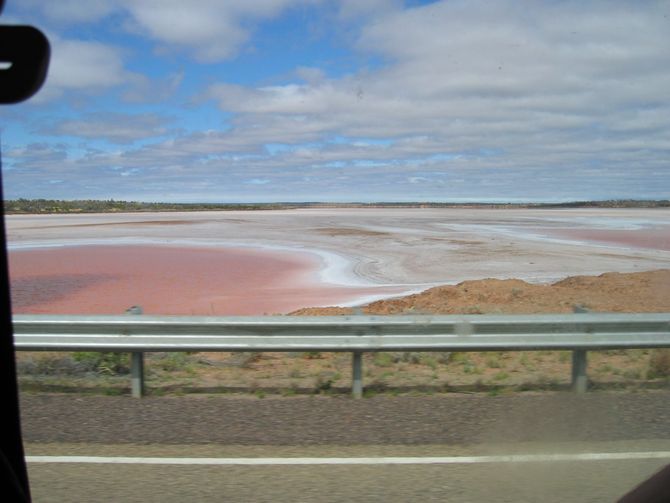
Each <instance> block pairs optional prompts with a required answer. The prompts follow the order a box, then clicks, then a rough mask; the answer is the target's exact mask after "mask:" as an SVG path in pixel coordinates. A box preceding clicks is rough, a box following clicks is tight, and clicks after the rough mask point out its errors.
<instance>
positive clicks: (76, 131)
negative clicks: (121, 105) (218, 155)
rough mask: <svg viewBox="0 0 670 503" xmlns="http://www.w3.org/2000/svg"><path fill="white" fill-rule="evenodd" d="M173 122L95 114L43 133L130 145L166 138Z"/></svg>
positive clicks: (141, 116) (153, 116)
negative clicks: (141, 141) (154, 138)
mask: <svg viewBox="0 0 670 503" xmlns="http://www.w3.org/2000/svg"><path fill="white" fill-rule="evenodd" d="M169 122H171V119H169V118H166V117H163V116H159V115H156V114H135V115H134V114H121V113H109V112H107V113H104V114H103V113H94V114H88V115H85V116H83V117H81V118H79V119H73V120H64V121H61V122H58V123H56V124H52V125H50V126H47V127H42V128H41V129H40V132H41V133H42V134H48V135H66V136H75V137H78V138H90V139H102V140H107V141H109V142H111V143H117V144H124V143H126V144H127V143H133V142H135V141H138V140H145V139H147V138H153V137H157V136H163V135H165V134H166V133H167V132H168V128H167V127H166V125H167V124H168V123H169Z"/></svg>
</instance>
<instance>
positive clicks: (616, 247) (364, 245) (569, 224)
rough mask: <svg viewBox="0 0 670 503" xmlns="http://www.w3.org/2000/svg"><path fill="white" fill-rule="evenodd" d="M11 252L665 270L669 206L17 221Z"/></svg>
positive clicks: (428, 277) (332, 278) (403, 273)
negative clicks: (148, 252)
mask: <svg viewBox="0 0 670 503" xmlns="http://www.w3.org/2000/svg"><path fill="white" fill-rule="evenodd" d="M6 222H7V228H8V230H7V232H8V240H9V245H10V250H19V249H22V248H32V247H45V246H59V245H66V244H67V245H83V244H98V245H104V244H114V245H119V244H143V245H146V244H155V245H162V246H170V245H172V246H182V247H183V246H188V247H191V246H194V247H200V246H206V247H221V246H237V247H239V246H242V247H254V248H256V247H258V248H265V249H268V250H272V249H276V250H281V251H284V252H286V251H288V252H294V253H298V252H307V253H310V254H314V255H316V256H318V257H319V258H320V260H321V263H322V268H321V280H322V281H323V282H327V283H333V284H344V285H361V286H362V285H370V284H375V285H406V286H407V287H408V288H414V289H416V288H422V287H428V286H430V285H434V284H442V283H454V282H458V281H462V280H466V279H481V278H487V277H496V278H521V279H525V280H529V281H533V282H546V281H552V280H556V279H559V278H563V277H566V276H570V275H576V274H598V273H602V272H609V271H617V272H633V271H642V270H650V269H657V268H667V267H670V210H667V209H550V210H537V209H508V210H494V209H455V208H448V209H433V208H427V209H419V208H417V209H404V208H403V209H358V208H351V209H342V208H337V209H299V210H276V211H220V212H219V211H217V212H197V213H195V212H194V213H191V212H188V213H187V212H178V213H119V214H82V215H76V214H74V215H10V216H8V217H7V218H6Z"/></svg>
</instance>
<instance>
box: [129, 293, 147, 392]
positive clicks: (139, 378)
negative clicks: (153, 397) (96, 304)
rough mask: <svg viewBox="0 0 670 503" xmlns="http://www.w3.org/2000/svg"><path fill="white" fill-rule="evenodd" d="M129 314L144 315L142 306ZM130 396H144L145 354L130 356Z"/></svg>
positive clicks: (130, 309)
mask: <svg viewBox="0 0 670 503" xmlns="http://www.w3.org/2000/svg"><path fill="white" fill-rule="evenodd" d="M126 313H128V314H142V308H141V307H140V306H132V307H129V308H128V309H126ZM130 358H131V359H130V394H131V395H132V396H133V398H142V396H143V395H144V353H143V352H142V351H133V352H132V353H131V354H130Z"/></svg>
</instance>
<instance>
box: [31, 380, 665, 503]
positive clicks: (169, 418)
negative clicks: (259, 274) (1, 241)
mask: <svg viewBox="0 0 670 503" xmlns="http://www.w3.org/2000/svg"><path fill="white" fill-rule="evenodd" d="M22 416H23V428H24V438H25V441H26V452H27V454H28V455H29V456H38V455H44V456H102V457H104V458H103V459H98V461H102V462H99V463H94V464H91V463H81V462H77V463H71V462H68V463H54V462H30V463H29V472H30V478H31V486H32V491H33V496H34V499H35V501H37V502H40V501H59V502H62V501H161V502H164V501H184V500H191V501H273V502H274V501H287V502H288V501H291V502H296V501H324V502H331V501H332V502H335V501H385V502H396V501H398V502H399V501H459V502H466V501H515V502H516V501H533V502H534V501H543V503H548V502H553V501H556V502H559V501H614V500H616V498H617V497H619V496H621V495H622V494H623V493H624V492H626V491H627V490H628V489H630V488H632V487H633V486H634V485H635V484H636V483H638V482H639V481H641V480H643V479H644V478H646V477H648V476H649V475H651V474H652V473H654V472H655V471H656V470H658V469H659V468H661V467H662V466H664V465H665V464H667V463H670V457H668V458H667V459H666V458H665V457H660V458H655V459H650V458H648V457H647V458H644V457H643V459H629V458H630V456H628V455H627V454H624V455H623V459H616V460H611V459H600V460H588V461H585V460H580V459H570V460H566V461H532V462H529V461H525V462H519V461H514V460H511V461H509V460H508V461H505V462H502V461H496V462H481V463H471V464H466V463H460V462H449V463H447V462H445V463H436V464H416V463H409V464H401V465H397V464H355V465H351V464H338V465H322V464H316V463H312V462H311V461H310V460H309V459H308V460H305V462H304V463H303V464H299V465H289V466H285V465H279V466H275V465H270V464H267V463H265V462H262V464H258V465H250V466H240V465H235V464H228V465H216V464H213V463H210V464H203V465H193V464H183V465H172V464H155V460H156V459H162V458H165V457H178V458H192V459H195V460H202V458H211V459H214V460H221V459H223V458H225V459H230V458H233V459H237V458H245V459H246V458H259V457H263V458H272V459H275V460H284V459H286V458H295V457H305V458H312V459H313V458H319V459H323V458H332V457H336V458H338V459H341V458H361V457H366V458H371V459H372V460H376V461H374V462H379V461H380V458H387V457H389V456H393V457H408V456H411V457H419V458H423V459H425V458H426V457H427V456H430V457H449V459H451V460H452V461H453V459H454V458H457V459H464V458H463V456H482V455H501V454H504V455H508V454H520V453H521V454H528V453H531V454H551V453H564V454H575V453H576V454H583V453H600V454H603V453H612V452H617V453H631V452H637V453H639V452H644V453H655V452H660V451H662V452H669V451H670V421H668V419H669V418H670V391H644V392H635V393H633V392H596V393H589V394H586V395H583V396H577V395H574V394H571V393H542V394H540V393H527V394H515V395H507V396H497V397H490V396H485V395H478V394H474V395H456V394H449V395H434V396H416V397H410V396H401V397H391V396H376V397H373V398H369V399H363V400H358V401H355V400H352V399H349V398H344V397H337V398H334V397H312V398H306V397H294V398H277V399H275V398H265V399H258V398H252V397H231V396H182V397H149V398H145V399H141V400H136V399H132V398H130V397H105V396H87V397H82V396H76V395H50V394H45V395H29V394H24V395H23V396H22ZM117 456H129V457H132V458H137V457H150V458H151V459H150V460H147V462H146V463H144V462H143V463H142V464H110V462H109V459H112V460H113V459H115V458H116V457H117ZM663 456H664V455H663ZM31 459H35V458H31ZM48 459H51V458H47V460H48ZM152 459H153V460H154V461H152ZM42 460H44V459H42Z"/></svg>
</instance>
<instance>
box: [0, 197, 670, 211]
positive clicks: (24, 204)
mask: <svg viewBox="0 0 670 503" xmlns="http://www.w3.org/2000/svg"><path fill="white" fill-rule="evenodd" d="M4 206H5V213H8V214H17V213H18V214H20V213H26V214H28V213H30V214H35V213H114V212H141V211H213V210H247V211H248V210H285V209H296V208H490V209H511V208H517V209H518V208H539V209H548V208H668V207H670V201H669V200H667V199H666V200H654V201H644V200H634V199H616V200H609V201H574V202H567V203H476V202H474V203H430V202H429V203H425V202H404V203H399V202H374V203H322V202H300V203H289V202H286V203H282V202H278V203H147V202H140V201H116V200H114V199H108V200H100V199H81V200H59V199H14V200H8V201H5V202H4Z"/></svg>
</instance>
